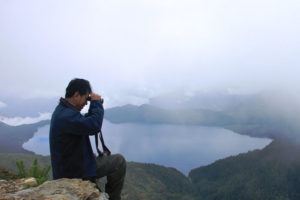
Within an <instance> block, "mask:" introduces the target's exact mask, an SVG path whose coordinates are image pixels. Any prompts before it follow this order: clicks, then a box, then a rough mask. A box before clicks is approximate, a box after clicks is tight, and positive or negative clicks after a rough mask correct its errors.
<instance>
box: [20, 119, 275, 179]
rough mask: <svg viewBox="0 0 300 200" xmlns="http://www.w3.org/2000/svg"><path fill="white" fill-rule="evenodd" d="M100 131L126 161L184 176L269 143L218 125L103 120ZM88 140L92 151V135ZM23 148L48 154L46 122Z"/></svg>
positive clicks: (112, 150) (268, 140)
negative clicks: (155, 166)
mask: <svg viewBox="0 0 300 200" xmlns="http://www.w3.org/2000/svg"><path fill="white" fill-rule="evenodd" d="M102 130H103V131H102V132H103V136H104V139H105V143H106V145H107V146H108V147H109V148H110V150H111V152H112V153H121V154H123V155H124V156H125V157H126V160H127V161H137V162H143V163H155V164H159V165H164V166H168V167H175V168H176V169H178V170H180V171H181V172H183V173H184V174H186V175H187V174H188V172H189V171H190V170H191V169H193V168H196V167H199V166H202V165H207V164H210V163H212V162H214V161H216V160H218V159H221V158H225V157H228V156H231V155H237V154H239V153H244V152H248V151H250V150H254V149H262V148H263V147H265V146H266V145H268V144H269V143H270V142H271V140H270V139H266V138H252V137H249V136H245V135H239V134H236V133H234V132H232V131H229V130H226V129H222V128H215V127H203V126H190V125H187V126H184V125H166V124H163V125H150V124H136V123H125V124H113V123H110V122H108V121H106V120H104V122H103V128H102ZM90 140H91V143H92V145H93V148H94V152H96V151H95V144H94V143H95V141H94V137H90ZM23 147H24V148H25V149H27V150H30V151H33V152H35V153H37V154H41V155H49V125H47V126H44V127H41V128H39V129H38V131H37V132H36V133H35V134H34V137H33V138H31V139H30V140H29V141H27V142H26V143H24V144H23ZM99 147H101V143H100V141H99Z"/></svg>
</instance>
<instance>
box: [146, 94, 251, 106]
mask: <svg viewBox="0 0 300 200" xmlns="http://www.w3.org/2000/svg"><path fill="white" fill-rule="evenodd" d="M248 96H250V95H246V94H234V93H232V92H230V91H185V90H176V91H173V92H169V93H166V94H161V95H158V96H156V97H152V98H151V99H149V104H150V105H153V106H156V107H159V108H165V109H169V110H178V109H179V110H185V109H188V110H189V109H204V110H212V111H222V110H226V109H229V108H231V107H234V106H235V105H237V104H239V103H240V102H242V101H243V100H244V99H246V98H247V97H248Z"/></svg>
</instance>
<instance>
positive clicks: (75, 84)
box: [65, 78, 92, 98]
mask: <svg viewBox="0 0 300 200" xmlns="http://www.w3.org/2000/svg"><path fill="white" fill-rule="evenodd" d="M75 92H78V93H79V94H80V96H83V95H85V94H86V93H89V94H90V93H91V92H92V88H91V86H90V82H89V81H87V80H84V79H80V78H74V79H73V80H71V81H70V83H69V85H68V87H67V88H66V95H65V98H70V97H72V96H73V95H74V94H75Z"/></svg>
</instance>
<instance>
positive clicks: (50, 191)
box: [0, 178, 108, 200]
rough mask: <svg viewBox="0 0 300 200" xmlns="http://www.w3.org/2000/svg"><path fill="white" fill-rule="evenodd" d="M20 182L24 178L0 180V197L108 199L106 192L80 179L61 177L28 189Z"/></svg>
mask: <svg viewBox="0 0 300 200" xmlns="http://www.w3.org/2000/svg"><path fill="white" fill-rule="evenodd" d="M20 183H21V184H20ZM22 183H24V180H23V181H20V180H15V181H5V180H0V199H7V200H8V199H9V200H19V199H22V200H33V199H47V200H50V199H53V200H54V199H55V200H56V199H64V200H77V199H78V200H79V199H80V200H84V199H88V200H108V195H107V194H106V193H100V192H99V190H98V189H97V188H96V185H95V184H94V183H92V182H90V181H83V180H81V179H66V178H63V179H58V180H53V181H46V182H45V183H43V184H42V185H40V186H38V187H31V188H28V189H25V188H24V187H23V185H22Z"/></svg>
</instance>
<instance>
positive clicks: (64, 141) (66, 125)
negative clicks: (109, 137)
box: [49, 98, 104, 179]
mask: <svg viewBox="0 0 300 200" xmlns="http://www.w3.org/2000/svg"><path fill="white" fill-rule="evenodd" d="M103 115H104V109H103V105H102V103H101V102H100V101H97V100H94V101H91V103H90V108H89V112H88V114H87V115H86V116H83V115H81V113H80V112H79V111H78V110H77V109H76V108H75V107H74V106H73V105H72V104H70V103H69V102H68V101H66V100H65V99H63V98H61V99H60V102H59V104H58V106H57V107H56V108H55V110H54V112H53V114H52V118H51V125H50V134H49V142H50V154H51V163H52V172H53V179H58V178H88V177H94V176H96V160H95V156H94V153H93V150H92V147H91V143H90V139H89V135H95V134H96V133H98V132H99V131H100V129H101V127H102V122H103Z"/></svg>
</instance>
